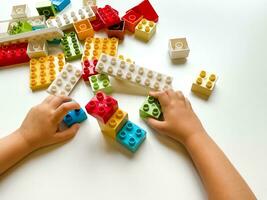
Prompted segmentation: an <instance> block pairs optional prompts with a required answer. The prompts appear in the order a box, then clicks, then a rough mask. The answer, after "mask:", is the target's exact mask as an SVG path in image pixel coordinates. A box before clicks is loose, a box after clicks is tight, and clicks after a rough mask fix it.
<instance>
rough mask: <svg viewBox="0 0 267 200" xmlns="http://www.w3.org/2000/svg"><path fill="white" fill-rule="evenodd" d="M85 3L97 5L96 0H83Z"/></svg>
mask: <svg viewBox="0 0 267 200" xmlns="http://www.w3.org/2000/svg"><path fill="white" fill-rule="evenodd" d="M83 5H85V6H87V5H89V6H96V0H83Z"/></svg>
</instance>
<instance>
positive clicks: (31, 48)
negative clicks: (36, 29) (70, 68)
mask: <svg viewBox="0 0 267 200" xmlns="http://www.w3.org/2000/svg"><path fill="white" fill-rule="evenodd" d="M27 54H28V56H29V57H30V58H39V57H42V56H48V48H47V42H46V41H45V40H43V41H31V42H29V43H28V47H27Z"/></svg>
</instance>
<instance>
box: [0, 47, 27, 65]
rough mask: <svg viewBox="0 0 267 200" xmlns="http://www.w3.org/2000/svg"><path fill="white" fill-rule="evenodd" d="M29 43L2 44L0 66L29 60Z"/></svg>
mask: <svg viewBox="0 0 267 200" xmlns="http://www.w3.org/2000/svg"><path fill="white" fill-rule="evenodd" d="M27 45H28V44H27V43H17V44H9V45H0V67H1V66H10V65H15V64H21V63H26V62H29V60H30V58H29V56H28V55H27Z"/></svg>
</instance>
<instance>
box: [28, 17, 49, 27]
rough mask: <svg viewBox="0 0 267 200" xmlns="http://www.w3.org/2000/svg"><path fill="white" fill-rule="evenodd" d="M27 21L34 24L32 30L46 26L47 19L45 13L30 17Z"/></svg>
mask: <svg viewBox="0 0 267 200" xmlns="http://www.w3.org/2000/svg"><path fill="white" fill-rule="evenodd" d="M27 21H28V22H29V23H30V25H31V26H32V30H37V29H43V28H46V20H45V16H44V15H40V16H35V17H29V18H27Z"/></svg>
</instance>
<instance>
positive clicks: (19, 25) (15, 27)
mask: <svg viewBox="0 0 267 200" xmlns="http://www.w3.org/2000/svg"><path fill="white" fill-rule="evenodd" d="M29 31H32V26H31V24H30V23H28V22H27V21H26V20H18V21H14V22H12V23H10V25H9V28H8V33H9V34H10V35H16V34H19V33H25V32H29Z"/></svg>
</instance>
